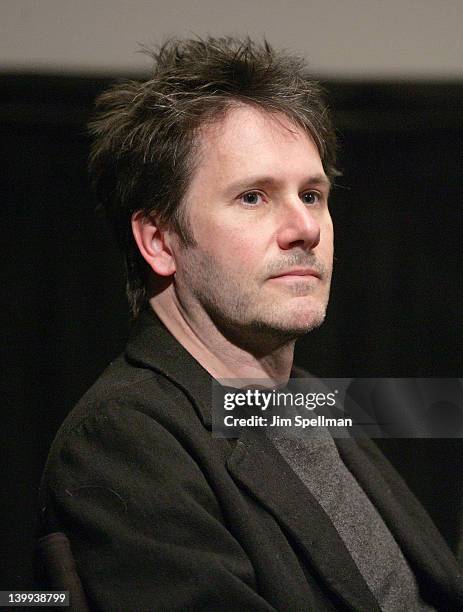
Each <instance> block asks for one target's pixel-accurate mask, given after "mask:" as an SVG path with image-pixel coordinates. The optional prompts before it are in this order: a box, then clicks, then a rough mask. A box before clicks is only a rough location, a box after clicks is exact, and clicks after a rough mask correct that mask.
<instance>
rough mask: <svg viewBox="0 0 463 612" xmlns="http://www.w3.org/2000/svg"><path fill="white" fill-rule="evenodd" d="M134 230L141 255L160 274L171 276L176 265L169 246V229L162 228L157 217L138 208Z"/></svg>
mask: <svg viewBox="0 0 463 612" xmlns="http://www.w3.org/2000/svg"><path fill="white" fill-rule="evenodd" d="M132 232H133V236H134V238H135V242H136V243H137V245H138V249H139V251H140V253H141V256H142V257H143V259H144V260H145V261H146V263H147V264H148V265H149V267H150V268H151V269H152V270H153V271H154V272H156V274H159V275H160V276H171V275H172V274H173V273H174V272H175V270H176V266H175V260H174V256H173V253H172V250H171V249H170V246H169V232H168V230H165V229H161V228H160V227H159V226H158V225H157V224H156V221H155V219H153V218H151V217H148V216H146V215H145V213H144V212H143V211H142V210H137V211H136V212H134V213H133V215H132Z"/></svg>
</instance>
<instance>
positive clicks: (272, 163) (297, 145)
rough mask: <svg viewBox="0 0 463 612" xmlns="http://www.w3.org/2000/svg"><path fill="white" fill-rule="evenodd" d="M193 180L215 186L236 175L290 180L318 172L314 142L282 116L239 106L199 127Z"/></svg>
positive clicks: (319, 162) (318, 163) (320, 172)
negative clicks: (203, 181)
mask: <svg viewBox="0 0 463 612" xmlns="http://www.w3.org/2000/svg"><path fill="white" fill-rule="evenodd" d="M198 162H199V163H198V165H197V171H196V178H199V177H201V178H202V179H203V180H205V179H206V177H207V178H212V177H215V180H216V182H222V181H228V180H234V179H235V178H236V176H237V175H240V174H242V175H258V174H262V175H266V176H267V175H268V176H274V177H275V178H276V179H279V178H283V177H285V178H286V179H287V180H290V179H291V177H292V176H294V178H296V177H299V176H300V174H301V173H303V174H304V175H309V174H323V173H324V172H323V164H322V162H321V159H320V155H319V153H318V149H317V147H316V145H315V143H314V141H313V139H312V138H311V137H310V136H309V135H308V134H307V133H306V132H305V131H304V130H303V129H302V128H301V127H299V126H296V125H295V124H294V123H292V122H291V120H290V119H289V118H288V117H286V116H285V115H283V114H281V113H268V112H265V111H263V110H260V109H256V108H254V107H251V106H245V105H242V106H238V107H235V108H232V109H231V110H229V111H228V112H227V114H226V115H225V117H223V118H221V119H220V120H218V121H217V122H215V123H213V124H211V125H207V126H205V127H203V128H202V130H201V132H200V135H199V159H198Z"/></svg>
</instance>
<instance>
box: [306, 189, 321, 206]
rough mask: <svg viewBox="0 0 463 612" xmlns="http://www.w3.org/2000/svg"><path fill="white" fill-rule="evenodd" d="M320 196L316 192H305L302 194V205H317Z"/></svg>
mask: <svg viewBox="0 0 463 612" xmlns="http://www.w3.org/2000/svg"><path fill="white" fill-rule="evenodd" d="M320 197H321V196H320V194H319V193H318V192H317V191H307V192H306V193H303V194H302V201H303V202H304V204H318V202H319V201H320Z"/></svg>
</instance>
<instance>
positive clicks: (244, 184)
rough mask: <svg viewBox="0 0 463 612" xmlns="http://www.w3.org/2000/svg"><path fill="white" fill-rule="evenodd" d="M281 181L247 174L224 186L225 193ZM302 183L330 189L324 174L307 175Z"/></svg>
mask: <svg viewBox="0 0 463 612" xmlns="http://www.w3.org/2000/svg"><path fill="white" fill-rule="evenodd" d="M281 183H282V181H280V180H279V179H277V178H275V177H273V176H249V177H246V178H243V179H240V180H239V181H236V182H235V183H232V184H231V185H228V186H227V188H226V193H227V194H230V195H232V194H235V193H236V192H241V191H245V190H246V189H250V188H252V187H258V186H259V185H268V186H270V187H279V186H280V185H281ZM304 184H305V185H313V186H321V187H325V188H326V189H327V190H328V192H329V191H330V189H331V181H330V179H329V178H328V177H327V176H326V174H313V175H311V176H308V177H307V178H306V179H305V181H304Z"/></svg>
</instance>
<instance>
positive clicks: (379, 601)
mask: <svg viewBox="0 0 463 612" xmlns="http://www.w3.org/2000/svg"><path fill="white" fill-rule="evenodd" d="M153 56H154V59H155V68H154V71H153V75H152V78H151V79H150V80H148V81H146V82H128V83H124V84H120V85H117V86H115V87H114V88H113V89H111V90H109V91H108V92H106V93H104V94H103V95H102V96H101V97H100V98H99V101H98V105H97V115H96V118H95V120H94V121H93V123H92V132H93V135H94V138H95V140H94V146H93V150H92V156H91V171H92V174H93V179H94V182H95V185H96V189H97V193H98V195H99V197H100V199H101V201H102V202H103V204H104V206H105V207H106V210H107V212H108V215H109V217H110V218H111V220H112V221H113V223H114V225H115V227H116V229H117V231H118V236H119V238H120V241H121V244H122V247H123V249H124V252H125V254H126V261H127V271H128V295H129V301H130V304H131V308H132V312H133V314H134V315H135V316H136V321H135V323H134V326H133V329H132V333H131V337H130V339H129V342H128V345H127V349H126V351H125V353H124V354H123V355H122V356H121V357H120V358H118V359H117V360H116V361H115V362H113V363H112V364H111V365H110V366H109V368H108V369H107V370H106V371H105V373H104V374H103V375H102V377H101V378H100V379H99V380H98V381H97V383H96V384H95V385H94V386H93V387H92V389H91V390H90V391H89V392H88V393H87V394H86V395H85V396H84V398H83V399H82V400H81V402H80V403H79V404H78V405H77V407H76V408H75V409H74V410H73V411H72V412H71V414H70V415H69V416H68V418H67V419H66V421H65V423H64V424H63V426H62V428H61V430H60V432H59V433H58V435H57V438H56V440H55V442H54V444H53V447H52V449H51V451H50V456H49V459H48V463H47V467H46V471H45V474H44V479H43V483H42V488H41V508H42V517H41V522H42V533H43V534H44V535H46V534H50V533H53V532H62V533H64V534H66V536H67V538H68V539H69V542H70V545H71V548H72V552H73V556H74V558H75V560H76V565H77V572H78V574H79V576H80V579H81V581H82V584H83V588H84V591H85V594H86V597H87V599H88V601H89V603H90V606H91V607H92V608H93V607H94V608H95V609H98V610H100V609H101V610H128V611H129V610H219V609H220V610H317V611H318V610H364V611H368V612H371V611H373V610H380V609H383V610H407V611H409V610H436V609H439V610H441V609H446V610H450V609H451V610H457V609H461V608H462V607H463V585H462V576H461V572H460V570H459V568H458V566H457V564H456V562H455V560H454V558H453V557H452V555H451V553H450V551H449V550H448V549H447V547H446V545H445V543H444V542H443V540H442V538H441V537H440V535H439V534H438V532H437V530H436V529H435V527H434V526H433V524H432V522H431V521H430V519H429V518H428V516H427V515H426V513H425V512H424V510H423V509H422V508H421V506H420V505H419V504H418V502H417V501H416V500H415V499H414V497H413V496H412V494H411V493H410V492H409V491H408V490H407V488H406V486H405V485H404V483H403V482H402V481H401V479H400V478H399V476H398V475H397V474H396V473H395V472H394V470H393V469H392V467H391V466H390V465H389V464H388V463H387V461H386V460H385V459H384V458H383V457H382V456H381V454H380V453H379V452H378V450H377V449H376V448H375V447H374V445H373V444H372V443H371V442H369V441H365V440H363V441H358V442H356V441H354V440H337V441H336V443H335V442H334V441H333V439H332V438H331V437H330V436H329V435H324V436H322V438H321V440H322V442H321V443H315V444H313V443H312V442H310V441H304V440H296V439H293V438H285V437H284V436H282V437H271V436H266V435H258V434H257V433H256V431H255V430H254V429H253V428H250V429H244V430H243V431H242V432H241V434H240V435H239V437H238V439H237V440H232V441H229V440H227V439H221V438H217V437H213V436H212V434H211V421H212V416H211V393H212V391H211V389H212V381H213V380H214V379H215V380H217V381H221V380H230V379H231V380H238V379H240V380H242V379H245V380H246V379H259V380H263V381H264V382H266V383H267V384H268V386H272V385H284V384H286V382H287V381H288V380H289V379H290V378H291V377H292V376H296V375H297V372H296V370H294V369H293V364H292V362H293V351H294V344H295V341H296V339H297V338H298V337H300V336H301V335H303V334H305V333H307V332H308V331H310V330H312V329H313V328H315V327H317V326H319V325H320V324H321V323H322V322H323V319H324V317H325V310H326V306H327V302H328V295H329V287H330V279H331V268H332V258H333V227H332V222H331V218H330V214H329V210H328V196H329V191H330V185H331V183H332V181H333V178H334V177H335V176H336V168H335V138H334V132H333V129H332V127H331V124H330V121H329V117H328V111H327V108H326V107H325V105H324V103H323V100H322V97H321V91H320V88H319V87H318V85H317V84H316V83H315V82H313V81H312V80H311V79H310V78H309V77H308V76H307V74H306V70H305V67H304V64H303V62H302V61H301V60H299V59H298V58H296V57H294V56H291V55H289V54H286V53H276V52H274V51H273V50H272V49H271V48H270V47H269V46H268V45H267V44H265V45H263V46H259V45H256V44H254V43H252V42H251V41H249V40H246V41H243V42H240V41H236V40H233V39H212V38H209V39H206V40H194V41H191V40H186V41H183V42H176V41H170V42H169V43H167V44H166V45H164V46H163V47H162V48H161V49H160V51H159V52H158V53H155V54H153Z"/></svg>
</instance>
